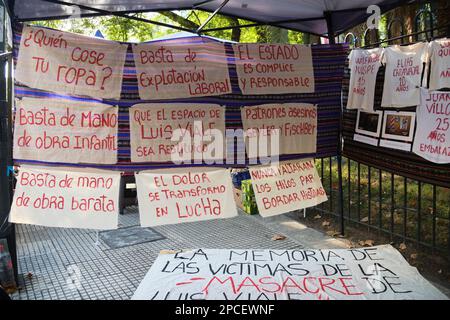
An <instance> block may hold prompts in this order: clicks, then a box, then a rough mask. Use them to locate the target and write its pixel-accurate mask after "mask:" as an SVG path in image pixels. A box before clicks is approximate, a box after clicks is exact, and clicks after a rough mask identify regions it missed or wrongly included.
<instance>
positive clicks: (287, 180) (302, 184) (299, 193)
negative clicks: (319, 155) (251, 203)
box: [249, 159, 328, 217]
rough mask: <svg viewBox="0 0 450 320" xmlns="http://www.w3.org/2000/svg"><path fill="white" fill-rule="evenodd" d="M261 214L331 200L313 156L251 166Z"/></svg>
mask: <svg viewBox="0 0 450 320" xmlns="http://www.w3.org/2000/svg"><path fill="white" fill-rule="evenodd" d="M249 170H250V175H251V177H252V186H253V190H254V191H255V197H256V204H257V205H258V210H259V214H260V215H261V216H263V217H269V216H274V215H278V214H282V213H285V212H289V211H293V210H298V209H303V208H308V207H312V206H315V205H318V204H319V203H322V202H324V201H327V200H328V198H327V195H326V193H325V190H324V188H323V187H322V182H321V181H320V177H319V175H318V173H317V170H316V167H315V166H314V160H313V159H306V160H297V161H283V162H280V163H277V164H274V165H267V166H266V165H264V166H251V167H249Z"/></svg>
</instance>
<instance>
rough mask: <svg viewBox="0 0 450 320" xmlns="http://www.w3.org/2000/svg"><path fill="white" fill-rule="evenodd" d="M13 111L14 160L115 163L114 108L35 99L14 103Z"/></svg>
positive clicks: (115, 113) (85, 103) (24, 99)
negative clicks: (14, 108)
mask: <svg viewBox="0 0 450 320" xmlns="http://www.w3.org/2000/svg"><path fill="white" fill-rule="evenodd" d="M16 107H17V109H16V117H15V124H14V148H13V152H14V158H15V159H24V160H40V161H48V162H64V163H102V164H113V163H116V162H117V128H118V114H117V112H118V111H117V110H118V108H117V107H113V106H110V105H106V104H102V103H91V102H81V101H77V102H68V101H64V100H48V99H36V98H23V99H22V100H18V101H17V103H16Z"/></svg>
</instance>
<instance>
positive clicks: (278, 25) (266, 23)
mask: <svg viewBox="0 0 450 320" xmlns="http://www.w3.org/2000/svg"><path fill="white" fill-rule="evenodd" d="M324 19H325V18H324V17H314V18H304V19H289V20H277V21H274V22H254V23H248V24H242V25H238V26H227V27H219V28H210V29H205V30H203V32H204V33H205V32H211V31H223V30H230V29H242V28H251V27H258V26H273V27H279V28H285V27H283V26H280V24H284V23H293V22H304V21H315V20H324ZM286 29H288V28H286Z"/></svg>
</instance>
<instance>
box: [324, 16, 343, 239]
mask: <svg viewBox="0 0 450 320" xmlns="http://www.w3.org/2000/svg"><path fill="white" fill-rule="evenodd" d="M323 15H324V17H325V20H326V22H327V32H328V42H329V43H330V44H336V34H335V30H334V25H333V14H332V12H331V11H325V12H324V13H323ZM339 118H340V120H339V129H338V145H337V156H336V158H337V165H338V194H339V196H338V214H339V224H340V233H341V235H342V236H343V235H344V233H345V221H344V188H343V186H342V184H343V180H342V138H343V137H342V131H343V130H342V121H343V106H342V104H341V109H340V113H339ZM347 161H349V160H347ZM330 165H331V164H330ZM331 192H333V190H331Z"/></svg>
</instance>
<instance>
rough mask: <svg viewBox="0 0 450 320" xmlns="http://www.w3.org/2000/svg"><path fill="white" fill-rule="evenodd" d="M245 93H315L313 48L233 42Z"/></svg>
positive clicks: (239, 78) (240, 86) (237, 69)
mask: <svg viewBox="0 0 450 320" xmlns="http://www.w3.org/2000/svg"><path fill="white" fill-rule="evenodd" d="M233 50H234V56H235V58H236V71H237V74H238V81H239V88H241V91H242V93H243V94H280V93H311V92H314V70H313V64H312V54H311V47H309V46H303V45H296V44H262V43H255V44H253V43H237V44H233Z"/></svg>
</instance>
